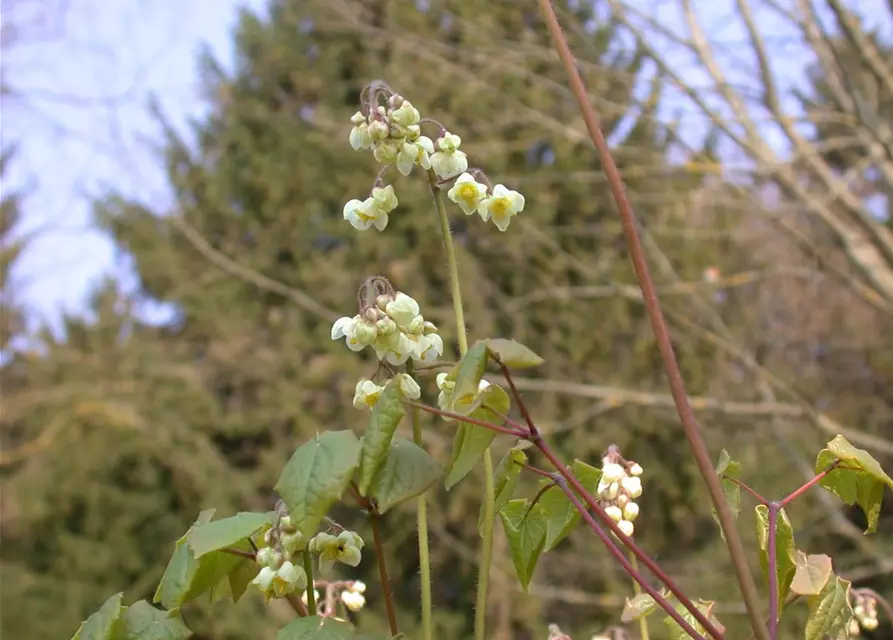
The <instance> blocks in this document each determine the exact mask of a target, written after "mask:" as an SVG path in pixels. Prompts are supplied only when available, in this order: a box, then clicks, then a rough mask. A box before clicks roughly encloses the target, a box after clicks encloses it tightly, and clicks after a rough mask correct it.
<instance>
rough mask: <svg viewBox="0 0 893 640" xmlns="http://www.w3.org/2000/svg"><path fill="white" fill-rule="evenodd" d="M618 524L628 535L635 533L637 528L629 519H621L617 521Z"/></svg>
mask: <svg viewBox="0 0 893 640" xmlns="http://www.w3.org/2000/svg"><path fill="white" fill-rule="evenodd" d="M617 526H618V527H620V530H621V531H622V532H623V533H624V535H626V536H631V535H633V532H634V531H635V530H636V528H635V526H634V525H633V523H632V522H630V521H629V520H621V521H620V522H618V523H617Z"/></svg>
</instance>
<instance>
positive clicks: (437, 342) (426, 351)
mask: <svg viewBox="0 0 893 640" xmlns="http://www.w3.org/2000/svg"><path fill="white" fill-rule="evenodd" d="M442 355H443V338H441V337H440V336H439V335H438V334H436V333H432V334H429V335H422V336H421V337H419V340H418V343H417V348H416V354H415V357H414V359H415V360H417V361H419V362H426V363H427V362H434V361H435V360H437V358H439V357H440V356H442Z"/></svg>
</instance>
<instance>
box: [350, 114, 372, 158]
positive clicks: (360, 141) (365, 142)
mask: <svg viewBox="0 0 893 640" xmlns="http://www.w3.org/2000/svg"><path fill="white" fill-rule="evenodd" d="M358 116H359V117H358ZM350 121H351V122H353V128H352V129H351V130H350V138H349V140H350V146H351V147H353V149H354V150H355V151H359V150H360V149H368V148H369V147H371V146H372V136H371V135H370V134H369V124H368V123H367V122H366V117H365V116H364V115H363V114H362V113H360V112H359V111H357V112H356V113H355V114H354V116H353V117H352V118H351V119H350Z"/></svg>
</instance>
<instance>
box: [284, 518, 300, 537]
mask: <svg viewBox="0 0 893 640" xmlns="http://www.w3.org/2000/svg"><path fill="white" fill-rule="evenodd" d="M279 530H280V531H284V532H285V533H294V532H295V531H297V530H298V527H296V526H295V524H294V522H292V519H291V516H282V517H281V518H279Z"/></svg>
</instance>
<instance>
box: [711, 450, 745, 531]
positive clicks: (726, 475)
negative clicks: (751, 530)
mask: <svg viewBox="0 0 893 640" xmlns="http://www.w3.org/2000/svg"><path fill="white" fill-rule="evenodd" d="M716 475H717V476H719V479H720V483H721V484H722V491H723V494H724V495H725V497H726V503H728V505H729V509H731V511H732V516H733V517H734V518H735V519H737V518H738V514H739V513H740V512H741V487H740V486H739V485H738V483H737V482H733V481H732V479H734V480H740V479H741V463H739V462H736V461H734V460H732V458H731V457H729V452H728V451H726V450H725V449H723V450H722V452H721V453H720V454H719V462H717V463H716ZM710 511H711V513H713V519H714V520H715V521H716V524H717V525H719V535H721V536H722V538H723V540H725V538H726V534H725V532H724V531H723V530H722V525H720V523H719V516H718V515H717V513H716V508H715V507H711V508H710Z"/></svg>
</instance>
